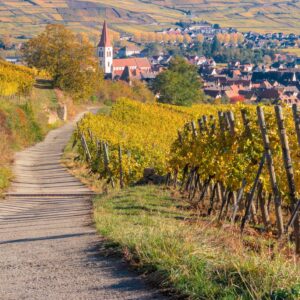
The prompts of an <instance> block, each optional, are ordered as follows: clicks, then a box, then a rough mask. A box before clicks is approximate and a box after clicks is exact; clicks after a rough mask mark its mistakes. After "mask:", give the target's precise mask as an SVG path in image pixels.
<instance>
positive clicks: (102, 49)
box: [97, 21, 113, 75]
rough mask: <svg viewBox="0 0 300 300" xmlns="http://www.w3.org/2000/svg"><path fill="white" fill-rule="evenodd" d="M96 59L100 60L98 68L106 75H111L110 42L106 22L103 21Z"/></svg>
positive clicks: (111, 51)
mask: <svg viewBox="0 0 300 300" xmlns="http://www.w3.org/2000/svg"><path fill="white" fill-rule="evenodd" d="M97 52H98V57H99V60H100V67H101V68H102V69H103V71H104V73H105V74H106V75H110V74H112V64H113V47H112V44H111V41H110V37H109V32H108V29H107V25H106V21H104V24H103V29H102V35H101V40H100V42H99V44H98V47H97Z"/></svg>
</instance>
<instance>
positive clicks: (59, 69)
mask: <svg viewBox="0 0 300 300" xmlns="http://www.w3.org/2000/svg"><path fill="white" fill-rule="evenodd" d="M94 52H95V50H94V48H93V46H92V45H91V44H90V43H89V41H88V39H87V37H86V36H85V35H82V34H81V35H75V34H73V33H72V32H71V31H70V30H68V29H67V28H66V27H64V26H63V25H48V26H47V27H46V29H45V31H44V32H42V33H41V34H40V35H38V36H37V37H36V38H33V39H31V40H30V41H28V42H27V43H26V44H25V45H24V47H23V49H22V53H23V56H24V58H25V60H26V62H27V63H28V65H29V66H33V67H36V68H37V69H39V70H45V71H47V72H49V74H50V75H51V76H52V78H53V84H54V86H55V87H58V88H60V89H62V90H64V91H66V92H68V93H69V94H71V95H72V97H73V98H74V99H77V100H79V99H80V100H87V99H89V98H90V97H91V96H92V95H93V94H95V92H96V91H97V90H98V89H99V88H100V85H101V81H102V78H103V75H102V72H101V71H100V69H99V67H98V62H97V59H96V57H95V55H94Z"/></svg>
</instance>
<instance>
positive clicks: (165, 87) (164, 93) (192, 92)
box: [153, 57, 203, 105]
mask: <svg viewBox="0 0 300 300" xmlns="http://www.w3.org/2000/svg"><path fill="white" fill-rule="evenodd" d="M200 88H201V82H200V78H199V75H198V73H197V68H196V67H195V66H193V65H191V64H189V63H188V62H187V61H186V60H185V59H184V58H181V57H175V58H174V59H172V61H171V62H170V67H169V69H168V70H166V71H164V72H162V73H160V74H159V75H158V76H157V77H156V79H155V80H154V82H153V91H154V92H155V93H156V94H158V95H159V100H158V101H159V102H162V103H169V104H175V105H191V104H192V103H193V102H197V101H203V93H202V92H201V90H200Z"/></svg>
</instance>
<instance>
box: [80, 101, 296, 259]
mask: <svg viewBox="0 0 300 300" xmlns="http://www.w3.org/2000/svg"><path fill="white" fill-rule="evenodd" d="M195 120H196V121H195ZM75 142H77V144H78V151H79V154H80V158H81V159H82V160H86V161H87V162H88V164H89V165H90V168H91V171H92V172H94V173H97V174H99V176H100V178H102V179H104V178H105V179H107V183H108V184H111V185H112V186H113V187H114V186H116V184H117V183H119V184H120V186H121V187H124V185H131V184H134V183H135V182H137V181H139V180H140V179H141V178H142V177H143V176H144V170H145V169H146V170H147V169H154V170H155V173H156V174H159V175H160V176H161V178H162V179H163V181H164V183H165V184H167V185H168V186H170V187H172V188H174V189H178V190H180V192H181V193H182V195H183V196H184V197H185V198H186V200H188V201H189V203H190V206H191V208H195V209H197V210H198V211H199V213H200V214H201V215H202V216H203V217H210V218H212V219H213V220H216V221H218V222H224V221H226V222H231V223H232V224H239V226H240V230H241V232H243V231H244V230H245V227H246V225H247V223H249V224H251V227H252V228H255V229H256V230H257V231H259V232H262V233H268V234H271V235H272V236H274V237H277V238H280V239H281V240H285V241H293V242H295V244H296V252H297V253H298V254H299V253H300V240H299V239H300V234H299V220H298V216H297V212H298V209H299V202H298V192H299V191H300V171H299V170H300V165H299V164H300V159H299V158H300V114H299V112H298V110H297V107H293V109H291V108H281V107H280V106H276V107H275V108H274V107H255V106H239V105H235V106H230V105H220V106H210V105H194V106H193V107H191V108H184V107H175V106H167V105H160V104H141V103H138V102H134V101H130V100H126V99H123V100H120V101H118V102H117V104H116V105H114V106H113V108H112V111H111V114H110V115H108V116H105V115H91V114H89V115H86V116H85V118H83V119H82V120H81V121H80V122H79V123H78V129H77V131H76V133H75ZM290 231H292V232H290Z"/></svg>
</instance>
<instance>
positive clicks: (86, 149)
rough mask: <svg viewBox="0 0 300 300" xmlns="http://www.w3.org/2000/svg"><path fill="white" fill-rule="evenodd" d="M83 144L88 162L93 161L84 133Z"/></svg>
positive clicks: (82, 135) (82, 136)
mask: <svg viewBox="0 0 300 300" xmlns="http://www.w3.org/2000/svg"><path fill="white" fill-rule="evenodd" d="M81 144H82V147H83V149H84V152H85V155H86V160H87V161H89V162H90V161H91V160H92V156H91V153H90V150H89V147H88V145H87V142H86V139H85V137H84V134H83V133H82V134H81Z"/></svg>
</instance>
